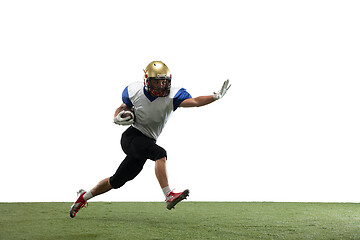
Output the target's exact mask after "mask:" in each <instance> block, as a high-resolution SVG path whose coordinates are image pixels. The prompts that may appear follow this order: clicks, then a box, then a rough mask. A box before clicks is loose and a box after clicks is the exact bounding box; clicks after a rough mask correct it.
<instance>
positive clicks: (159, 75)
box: [144, 61, 172, 97]
mask: <svg viewBox="0 0 360 240" xmlns="http://www.w3.org/2000/svg"><path fill="white" fill-rule="evenodd" d="M144 73H145V74H144V85H145V90H146V91H147V92H148V93H149V94H150V95H151V96H153V97H166V96H167V95H169V93H170V88H171V77H172V76H171V74H170V70H169V68H168V67H167V66H166V65H165V63H163V62H161V61H153V62H151V63H149V65H147V67H146V68H145V70H144Z"/></svg>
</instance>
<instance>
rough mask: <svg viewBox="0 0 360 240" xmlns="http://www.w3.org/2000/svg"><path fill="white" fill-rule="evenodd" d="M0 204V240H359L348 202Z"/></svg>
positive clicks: (359, 223)
mask: <svg viewBox="0 0 360 240" xmlns="http://www.w3.org/2000/svg"><path fill="white" fill-rule="evenodd" d="M70 205H71V203H0V239H1V240H5V239H12V240H14V239H101V240H103V239H360V206H359V205H358V204H351V203H243V202H241V203H223V202H183V203H180V204H179V205H178V206H177V207H176V209H175V210H171V211H169V210H167V209H166V208H165V205H164V203H152V202H148V203H118V202H109V203H107V202H90V203H89V207H88V208H86V209H82V210H80V212H79V214H78V215H77V216H76V218H74V219H71V218H70V217H69V212H68V210H69V208H70Z"/></svg>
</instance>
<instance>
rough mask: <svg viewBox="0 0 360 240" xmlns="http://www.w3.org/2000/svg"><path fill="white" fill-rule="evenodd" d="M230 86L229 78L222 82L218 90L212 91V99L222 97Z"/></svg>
mask: <svg viewBox="0 0 360 240" xmlns="http://www.w3.org/2000/svg"><path fill="white" fill-rule="evenodd" d="M230 87H231V84H230V85H229V79H228V80H226V81H225V82H224V84H223V85H222V87H221V89H220V90H219V91H218V92H214V99H215V100H219V99H220V98H222V97H223V96H224V95H225V93H226V92H227V90H229V88H230Z"/></svg>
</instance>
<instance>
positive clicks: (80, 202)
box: [70, 189, 87, 218]
mask: <svg viewBox="0 0 360 240" xmlns="http://www.w3.org/2000/svg"><path fill="white" fill-rule="evenodd" d="M85 193H86V191H85V190H83V189H80V190H79V191H78V193H77V194H78V199H77V200H76V202H74V204H73V205H72V206H71V208H70V217H72V218H74V217H75V216H76V214H77V213H78V211H79V210H80V209H81V208H83V207H87V202H86V201H85V200H84V194H85Z"/></svg>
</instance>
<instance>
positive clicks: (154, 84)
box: [145, 78, 171, 97]
mask: <svg viewBox="0 0 360 240" xmlns="http://www.w3.org/2000/svg"><path fill="white" fill-rule="evenodd" d="M146 82H147V87H145V89H146V90H147V91H148V93H150V95H151V96H152V97H166V96H167V95H169V93H170V88H171V79H161V78H148V79H147V80H146Z"/></svg>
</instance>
